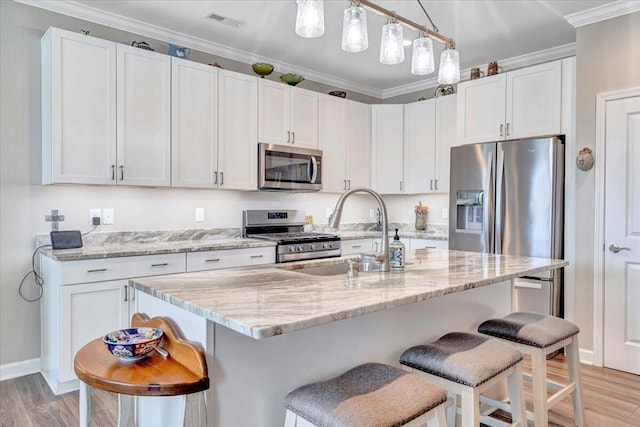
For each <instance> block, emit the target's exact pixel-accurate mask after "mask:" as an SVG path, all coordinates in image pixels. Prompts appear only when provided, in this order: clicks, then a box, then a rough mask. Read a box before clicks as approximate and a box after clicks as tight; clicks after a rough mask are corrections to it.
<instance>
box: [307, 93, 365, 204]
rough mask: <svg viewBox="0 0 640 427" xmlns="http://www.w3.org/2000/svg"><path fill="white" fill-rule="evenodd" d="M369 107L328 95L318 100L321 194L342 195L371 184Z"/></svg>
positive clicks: (320, 96) (321, 96)
mask: <svg viewBox="0 0 640 427" xmlns="http://www.w3.org/2000/svg"><path fill="white" fill-rule="evenodd" d="M369 117H370V113H369V106H368V105H367V104H362V103H359V102H353V101H347V100H344V99H341V98H337V97H335V96H330V95H322V94H321V95H319V98H318V124H319V130H318V148H319V149H321V150H322V160H323V164H322V191H324V192H334V193H336V192H342V191H345V190H348V189H350V188H352V187H354V188H355V187H369V186H370V183H371V178H370V177H371V155H370V153H371V149H370V137H369V135H370V132H371V125H370V118H369Z"/></svg>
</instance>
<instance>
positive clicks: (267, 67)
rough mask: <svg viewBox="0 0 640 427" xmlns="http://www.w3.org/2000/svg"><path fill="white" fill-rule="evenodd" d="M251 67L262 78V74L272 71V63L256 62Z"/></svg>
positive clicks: (265, 74) (266, 74)
mask: <svg viewBox="0 0 640 427" xmlns="http://www.w3.org/2000/svg"><path fill="white" fill-rule="evenodd" d="M251 68H253V72H254V73H256V74H258V75H259V76H260V77H261V78H263V79H264V76H268V75H269V74H271V73H272V72H273V65H271V64H267V63H265V62H256V63H255V64H253V65H252V66H251Z"/></svg>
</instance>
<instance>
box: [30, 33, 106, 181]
mask: <svg viewBox="0 0 640 427" xmlns="http://www.w3.org/2000/svg"><path fill="white" fill-rule="evenodd" d="M115 166H116V44H115V43H113V42H109V41H106V40H100V39H96V38H94V37H89V36H85V35H82V34H78V33H72V32H69V31H64V30H59V29H55V28H52V29H50V30H49V31H48V32H47V34H45V36H44V37H43V38H42V182H43V184H51V183H77V184H112V183H115V181H112V169H115Z"/></svg>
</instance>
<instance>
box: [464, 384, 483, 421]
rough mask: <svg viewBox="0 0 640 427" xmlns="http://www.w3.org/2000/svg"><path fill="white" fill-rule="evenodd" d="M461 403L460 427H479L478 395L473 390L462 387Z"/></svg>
mask: <svg viewBox="0 0 640 427" xmlns="http://www.w3.org/2000/svg"><path fill="white" fill-rule="evenodd" d="M460 395H461V402H462V417H461V418H462V423H461V426H462V427H480V393H478V391H477V390H476V389H475V388H472V387H463V389H462V393H460Z"/></svg>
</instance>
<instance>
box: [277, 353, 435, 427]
mask: <svg viewBox="0 0 640 427" xmlns="http://www.w3.org/2000/svg"><path fill="white" fill-rule="evenodd" d="M446 400H447V394H446V393H445V392H444V391H443V390H441V389H440V388H438V387H436V386H434V385H432V384H430V383H429V382H428V381H426V380H425V379H423V378H422V377H420V376H419V375H417V374H412V373H410V372H406V371H403V370H401V369H398V368H394V367H393V366H388V365H383V364H380V363H367V364H364V365H359V366H356V367H355V368H353V369H350V370H349V371H347V372H345V373H343V374H342V375H340V376H338V377H335V378H332V379H330V380H327V381H323V382H318V383H313V384H307V385H304V386H302V387H299V388H297V389H296V390H294V391H292V392H291V393H289V394H288V395H287V396H286V397H285V401H284V406H285V407H286V408H287V410H288V411H289V412H292V413H294V414H296V415H297V416H298V417H301V418H303V419H305V420H307V421H309V422H311V423H312V424H314V425H316V426H336V427H337V426H345V427H346V426H349V427H357V426H362V427H365V426H366V427H391V426H401V425H405V424H407V423H408V422H410V421H412V420H414V419H416V418H418V417H420V416H422V415H423V414H426V413H428V412H429V411H431V410H433V409H434V408H436V407H438V406H439V405H442V404H443V403H444V402H445V401H446ZM289 412H288V414H287V423H289ZM440 416H441V417H442V418H441V420H440V421H441V424H440V425H444V406H442V408H441V413H440ZM285 425H298V424H297V423H294V422H292V424H285ZM434 425H438V424H434Z"/></svg>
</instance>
